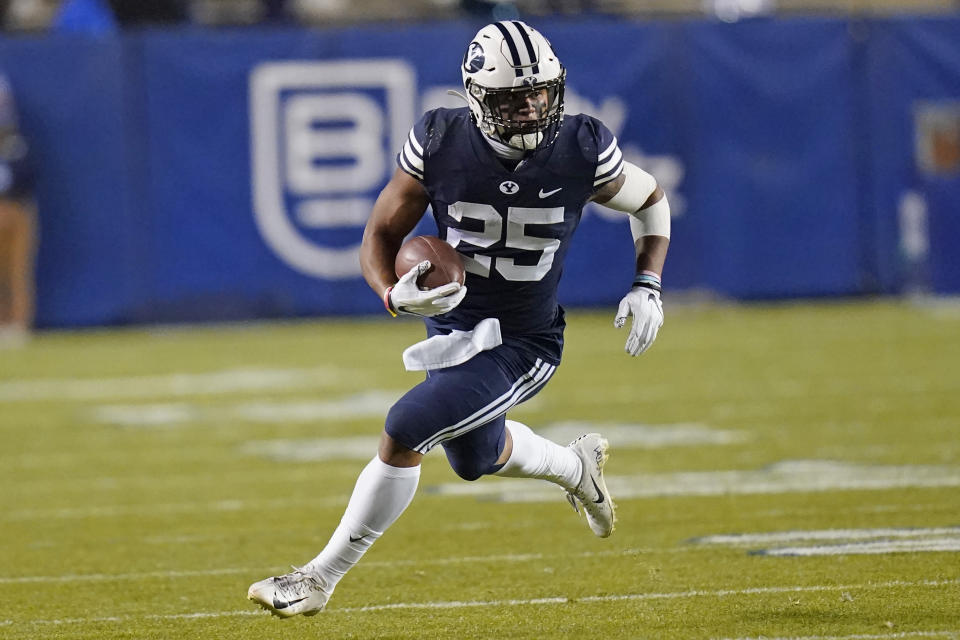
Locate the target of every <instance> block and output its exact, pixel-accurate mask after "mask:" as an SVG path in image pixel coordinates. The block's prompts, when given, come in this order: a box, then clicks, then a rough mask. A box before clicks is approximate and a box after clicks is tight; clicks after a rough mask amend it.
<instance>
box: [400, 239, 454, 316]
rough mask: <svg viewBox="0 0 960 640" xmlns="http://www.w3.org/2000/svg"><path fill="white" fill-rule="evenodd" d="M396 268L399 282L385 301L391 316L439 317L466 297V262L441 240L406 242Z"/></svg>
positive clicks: (412, 240) (401, 249)
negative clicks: (404, 314)
mask: <svg viewBox="0 0 960 640" xmlns="http://www.w3.org/2000/svg"><path fill="white" fill-rule="evenodd" d="M394 269H395V270H396V272H397V277H398V278H400V280H399V281H398V282H397V284H395V285H393V286H392V287H390V288H389V289H387V290H386V292H385V293H384V300H383V301H384V304H385V305H386V306H387V309H389V310H390V311H391V312H392V313H408V314H411V315H417V316H436V315H440V314H444V313H447V312H449V311H452V310H453V309H454V308H456V306H457V305H458V304H460V302H461V301H462V300H463V298H464V296H466V295H467V288H466V287H465V286H464V285H463V282H464V278H465V275H466V274H465V272H464V268H463V260H462V259H461V258H460V254H459V253H457V252H456V250H455V249H454V248H453V247H451V246H450V245H449V244H447V243H446V242H444V241H442V240H440V239H439V238H434V237H432V236H417V237H415V238H412V239H411V240H409V241H407V242H405V243H404V245H403V246H402V247H400V251H399V252H398V253H397V259H396V261H395V263H394Z"/></svg>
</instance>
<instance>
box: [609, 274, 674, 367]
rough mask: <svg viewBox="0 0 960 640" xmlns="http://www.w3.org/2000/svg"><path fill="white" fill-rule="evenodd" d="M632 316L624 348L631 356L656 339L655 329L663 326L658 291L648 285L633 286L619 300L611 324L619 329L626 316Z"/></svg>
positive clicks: (641, 351)
mask: <svg viewBox="0 0 960 640" xmlns="http://www.w3.org/2000/svg"><path fill="white" fill-rule="evenodd" d="M629 315H632V316H633V326H632V327H630V335H629V336H627V345H626V347H625V350H626V352H627V353H629V354H630V355H631V356H638V355H640V354H641V353H643V352H644V351H646V350H647V349H648V348H650V345H652V344H653V341H654V340H656V339H657V331H659V330H660V327H662V326H663V304H662V303H661V302H660V292H659V291H657V290H655V289H651V288H650V287H644V286H635V287H633V288H632V289H630V292H629V293H628V294H627V295H625V296H624V297H623V300H621V301H620V307H619V308H618V309H617V319H616V320H614V321H613V326H614V327H616V328H617V329H619V328H620V327H622V326H623V325H624V323H626V321H627V316H629Z"/></svg>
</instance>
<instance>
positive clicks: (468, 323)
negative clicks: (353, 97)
mask: <svg viewBox="0 0 960 640" xmlns="http://www.w3.org/2000/svg"><path fill="white" fill-rule="evenodd" d="M459 66H460V67H461V74H462V78H463V87H464V90H465V92H466V95H464V96H461V97H463V98H464V100H465V101H466V102H467V106H465V107H461V108H458V109H435V110H432V111H428V112H427V113H426V114H425V115H424V116H423V117H422V118H421V119H420V121H419V122H417V123H416V124H415V125H414V126H413V128H412V129H411V131H410V134H409V136H408V138H407V141H406V143H405V144H404V146H403V148H402V149H401V150H400V153H399V154H398V156H397V164H398V167H397V169H396V170H395V171H394V174H393V177H392V178H391V179H390V182H389V183H388V184H387V185H386V187H384V189H383V191H381V193H380V196H379V198H378V199H377V201H376V203H375V204H374V207H373V212H372V213H371V215H370V219H369V220H368V222H367V226H366V229H365V231H364V236H363V243H362V244H361V248H360V266H361V268H362V271H363V275H364V277H365V278H366V280H367V283H368V284H369V285H370V287H371V288H372V289H373V290H374V291H375V292H376V294H377V295H379V296H381V298H382V300H383V303H384V306H385V307H386V309H387V311H389V312H390V314H391V315H394V316H396V315H397V314H399V313H403V314H408V315H413V316H418V317H420V318H422V319H423V321H424V323H425V324H426V328H427V334H428V336H430V337H429V338H428V339H427V340H425V341H423V342H420V343H418V344H416V345H414V346H412V347H410V348H409V349H407V350H406V351H405V352H404V358H403V359H404V364H405V365H406V367H407V369H409V370H411V371H414V370H417V371H423V370H426V371H427V377H426V380H425V381H423V382H421V383H420V384H418V385H416V386H415V387H413V388H412V389H410V390H409V391H408V392H407V393H406V394H405V395H404V396H403V397H402V398H400V399H399V400H398V401H397V402H396V403H395V404H394V405H393V406H392V407H391V408H390V411H389V412H388V414H387V416H386V420H385V425H384V430H383V433H382V434H381V438H380V446H379V451H378V453H377V455H374V456H373V458H372V459H371V460H370V462H369V463H368V464H367V466H366V467H365V468H364V469H363V471H362V472H361V473H360V477H359V478H358V479H357V483H356V485H355V487H354V490H353V494H352V495H351V497H350V500H349V502H348V503H347V507H346V510H345V512H344V515H343V518H342V519H341V521H340V524H339V526H337V528H336V530H335V531H334V532H333V535H332V536H331V538H330V540H329V542H328V543H327V545H326V547H325V548H324V549H323V551H321V552H320V554H319V555H317V556H316V557H315V558H314V559H313V560H311V561H310V562H308V563H307V564H306V565H304V566H302V567H295V568H294V569H293V571H292V572H291V573H288V574H285V575H282V576H274V577H272V578H266V579H264V580H260V581H258V582H255V583H254V584H252V585H251V586H250V588H249V590H248V593H247V597H248V598H249V599H251V600H253V601H254V602H256V603H257V604H259V605H260V606H261V607H263V608H265V609H267V610H269V611H270V612H271V613H273V614H274V615H278V616H281V617H290V616H294V615H300V614H302V615H314V614H316V613H319V612H320V611H321V610H322V609H323V608H324V606H326V603H327V601H328V599H329V598H330V596H331V594H332V593H333V591H334V589H335V588H336V586H337V584H338V582H339V581H340V579H341V578H342V577H343V576H344V575H345V574H346V573H347V571H349V570H350V569H351V568H352V567H353V566H354V565H355V564H356V563H357V562H358V561H359V560H360V558H361V557H362V556H363V554H364V553H366V551H367V549H369V548H370V546H371V545H372V544H373V543H374V542H375V541H376V540H377V539H379V538H380V536H381V535H383V533H384V532H385V531H386V530H387V528H388V527H390V526H391V525H392V524H393V523H394V522H395V521H396V520H397V518H399V517H400V515H401V514H402V513H403V512H404V510H405V509H406V508H407V506H408V505H409V504H410V502H411V501H412V500H413V497H414V494H415V493H416V490H417V485H418V483H419V479H420V463H421V460H422V459H423V456H424V454H426V453H427V452H428V451H430V450H431V449H432V448H433V447H435V446H437V445H440V446H442V447H443V449H444V452H445V453H446V456H447V460H448V462H449V463H450V466H451V467H452V468H453V470H454V471H455V472H456V474H457V475H458V476H460V477H461V478H463V479H464V480H477V479H478V478H480V477H482V476H484V475H498V476H504V477H510V478H536V479H541V480H547V481H549V482H552V483H554V484H556V485H558V486H559V487H560V489H562V490H563V491H565V494H564V495H565V496H566V498H567V500H568V501H569V502H570V504H571V505H572V506H573V508H574V509H575V510H576V511H577V512H578V513H579V512H583V513H584V514H585V515H586V521H587V524H588V526H589V528H590V530H591V531H592V532H593V534H594V535H596V536H598V537H601V538H606V537H607V536H609V535H610V534H611V533H613V529H614V522H615V517H614V504H613V499H612V497H611V496H610V494H609V492H608V491H607V488H606V483H605V482H604V478H603V467H604V464H605V463H606V460H607V456H608V453H607V449H608V444H607V440H606V439H605V438H603V437H602V436H601V435H600V434H596V433H591V434H586V435H583V436H580V437H579V438H577V439H576V440H574V441H573V442H572V443H570V444H569V445H568V446H562V445H560V444H557V443H555V442H552V441H551V440H548V439H546V438H544V437H542V436H540V435H538V434H537V433H535V432H534V431H533V430H531V429H530V428H529V427H527V426H526V425H524V424H522V423H520V422H517V421H514V420H507V419H506V414H507V412H508V411H509V410H511V409H512V408H513V407H514V406H516V405H518V404H520V403H521V402H524V401H526V400H528V399H529V398H531V397H533V396H534V395H536V394H537V393H538V392H539V391H540V390H541V389H542V388H543V387H544V386H545V385H546V384H547V382H548V381H549V380H550V379H551V377H552V376H553V373H554V371H555V370H556V368H557V366H559V364H560V358H561V354H562V351H563V333H564V327H565V326H566V323H565V320H564V311H563V308H562V307H561V306H560V305H559V303H558V299H557V288H558V286H559V281H560V275H561V273H562V271H563V262H564V259H565V257H566V255H567V251H568V250H569V247H570V245H571V243H572V240H573V234H574V231H575V229H576V228H577V225H578V224H579V222H580V217H581V214H582V210H583V207H584V206H585V205H586V203H587V202H589V201H594V202H597V203H600V204H603V205H604V206H606V207H609V208H611V209H615V210H617V211H622V212H624V213H626V214H628V215H629V219H630V229H631V232H632V235H633V244H634V249H635V255H636V262H635V273H634V276H633V283H632V286H631V288H630V289H629V291H627V293H626V295H625V296H624V297H623V299H622V300H621V301H620V305H619V307H618V309H617V313H616V316H615V318H614V322H613V326H615V327H617V328H621V327H624V326H625V325H626V323H627V320H628V318H629V317H630V316H632V317H633V322H632V325H631V328H630V330H629V332H628V335H627V338H626V345H625V350H626V352H627V353H628V354H629V355H631V356H637V355H640V354H641V353H643V352H644V351H646V349H647V348H649V347H650V345H651V344H653V342H654V340H655V339H656V336H657V332H658V330H659V329H660V326H661V325H662V324H663V307H662V305H661V302H660V274H661V273H662V271H663V263H664V260H665V258H666V255H667V247H668V245H669V238H670V207H669V205H668V204H667V199H666V197H665V195H664V192H663V189H662V188H661V187H660V186H659V185H658V184H657V181H656V179H654V177H653V176H651V175H650V174H648V173H646V172H645V171H643V170H642V169H640V168H639V167H637V166H635V165H633V164H631V163H630V162H627V161H624V160H623V154H622V153H621V151H620V148H619V145H618V143H617V139H616V137H615V136H614V135H613V133H612V132H611V131H610V130H609V129H608V128H607V127H606V126H605V125H604V124H603V123H602V122H600V121H599V120H597V119H596V118H593V117H590V116H587V115H582V114H575V115H568V116H564V111H563V95H564V84H565V78H566V70H565V69H564V67H563V65H562V64H561V63H560V60H559V59H558V58H557V56H556V54H555V53H554V51H553V47H552V46H551V45H550V43H549V42H548V41H547V39H546V38H544V37H543V35H542V34H540V33H539V32H538V31H536V30H535V29H532V28H531V27H529V26H528V25H526V24H524V23H523V22H520V21H517V20H514V21H503V22H496V23H494V24H490V25H487V26H486V27H484V28H483V29H481V30H480V31H479V32H478V33H477V35H476V36H475V38H474V39H473V41H472V42H471V43H470V44H469V46H468V47H467V50H466V53H465V55H464V56H463V58H462V62H461V64H460V65H459ZM428 205H429V206H430V207H431V209H432V211H433V216H434V218H435V220H436V223H437V226H438V229H439V232H440V233H439V235H440V236H441V237H442V238H445V239H446V241H447V242H449V243H450V244H451V245H453V246H454V247H455V248H456V249H457V250H458V252H460V254H461V256H462V257H463V260H464V263H465V266H466V268H467V277H466V282H465V284H464V285H461V284H460V283H459V282H451V283H449V284H445V285H442V286H439V287H437V288H434V289H429V290H421V289H420V287H419V286H418V285H417V281H418V279H419V277H420V276H421V275H423V274H424V273H426V271H427V270H428V269H430V266H431V265H430V262H429V261H423V262H420V263H419V264H417V265H415V266H414V267H413V268H411V269H410V270H409V271H407V272H406V273H405V274H401V277H400V278H399V279H398V278H397V275H398V274H396V273H395V271H394V270H395V263H396V257H397V254H398V251H399V250H400V247H401V244H402V243H403V240H404V238H405V237H406V236H407V235H408V234H409V233H410V232H412V231H413V229H414V228H415V227H416V226H417V224H418V223H419V221H420V219H421V218H422V217H423V215H424V213H425V212H426V209H427V207H428ZM603 277H608V276H606V275H604V276H603ZM468 289H469V291H468ZM277 538H282V535H281V536H271V537H270V541H271V543H272V542H273V541H274V540H275V539H277ZM413 553H414V555H415V554H416V553H417V552H413Z"/></svg>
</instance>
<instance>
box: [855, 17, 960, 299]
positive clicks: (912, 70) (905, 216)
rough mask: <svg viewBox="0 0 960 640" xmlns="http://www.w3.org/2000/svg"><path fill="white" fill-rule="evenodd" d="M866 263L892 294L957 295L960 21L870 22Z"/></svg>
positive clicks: (866, 101)
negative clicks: (867, 245)
mask: <svg viewBox="0 0 960 640" xmlns="http://www.w3.org/2000/svg"><path fill="white" fill-rule="evenodd" d="M864 29H868V31H866V34H867V35H868V37H867V38H866V43H867V46H868V48H869V49H868V54H867V55H866V56H865V59H866V61H867V74H866V76H865V77H866V82H865V83H864V84H865V89H864V94H865V95H864V104H865V105H866V109H867V112H868V116H869V117H868V119H867V128H868V130H869V132H870V136H871V139H870V141H869V145H870V146H869V151H868V152H867V153H865V154H864V158H865V159H866V160H867V162H868V163H869V165H868V168H867V174H868V175H870V176H871V177H872V178H873V179H872V180H871V182H870V187H871V189H870V191H869V192H867V193H865V194H864V195H865V198H867V199H868V204H869V207H870V209H869V211H870V213H871V214H872V215H871V216H869V217H867V218H866V221H867V222H868V224H869V226H866V227H865V228H866V229H868V231H869V233H870V236H871V237H870V242H869V246H870V247H871V249H872V254H871V255H870V256H869V259H870V260H872V261H873V263H874V264H875V269H876V273H877V277H878V279H879V282H880V286H881V288H882V289H883V290H885V291H905V292H910V293H924V292H934V293H950V294H956V293H958V292H960V260H958V259H957V244H958V242H960V18H952V19H949V18H948V19H914V20H891V21H883V22H876V23H871V24H869V25H865V26H864Z"/></svg>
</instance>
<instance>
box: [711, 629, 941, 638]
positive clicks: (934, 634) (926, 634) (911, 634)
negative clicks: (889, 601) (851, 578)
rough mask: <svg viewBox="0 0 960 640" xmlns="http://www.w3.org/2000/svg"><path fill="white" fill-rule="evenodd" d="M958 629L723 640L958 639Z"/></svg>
mask: <svg viewBox="0 0 960 640" xmlns="http://www.w3.org/2000/svg"><path fill="white" fill-rule="evenodd" d="M958 637H960V629H953V630H950V629H943V630H941V631H894V632H891V633H855V634H853V635H849V636H753V637H744V638H725V639H724V640H895V639H896V638H958Z"/></svg>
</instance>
